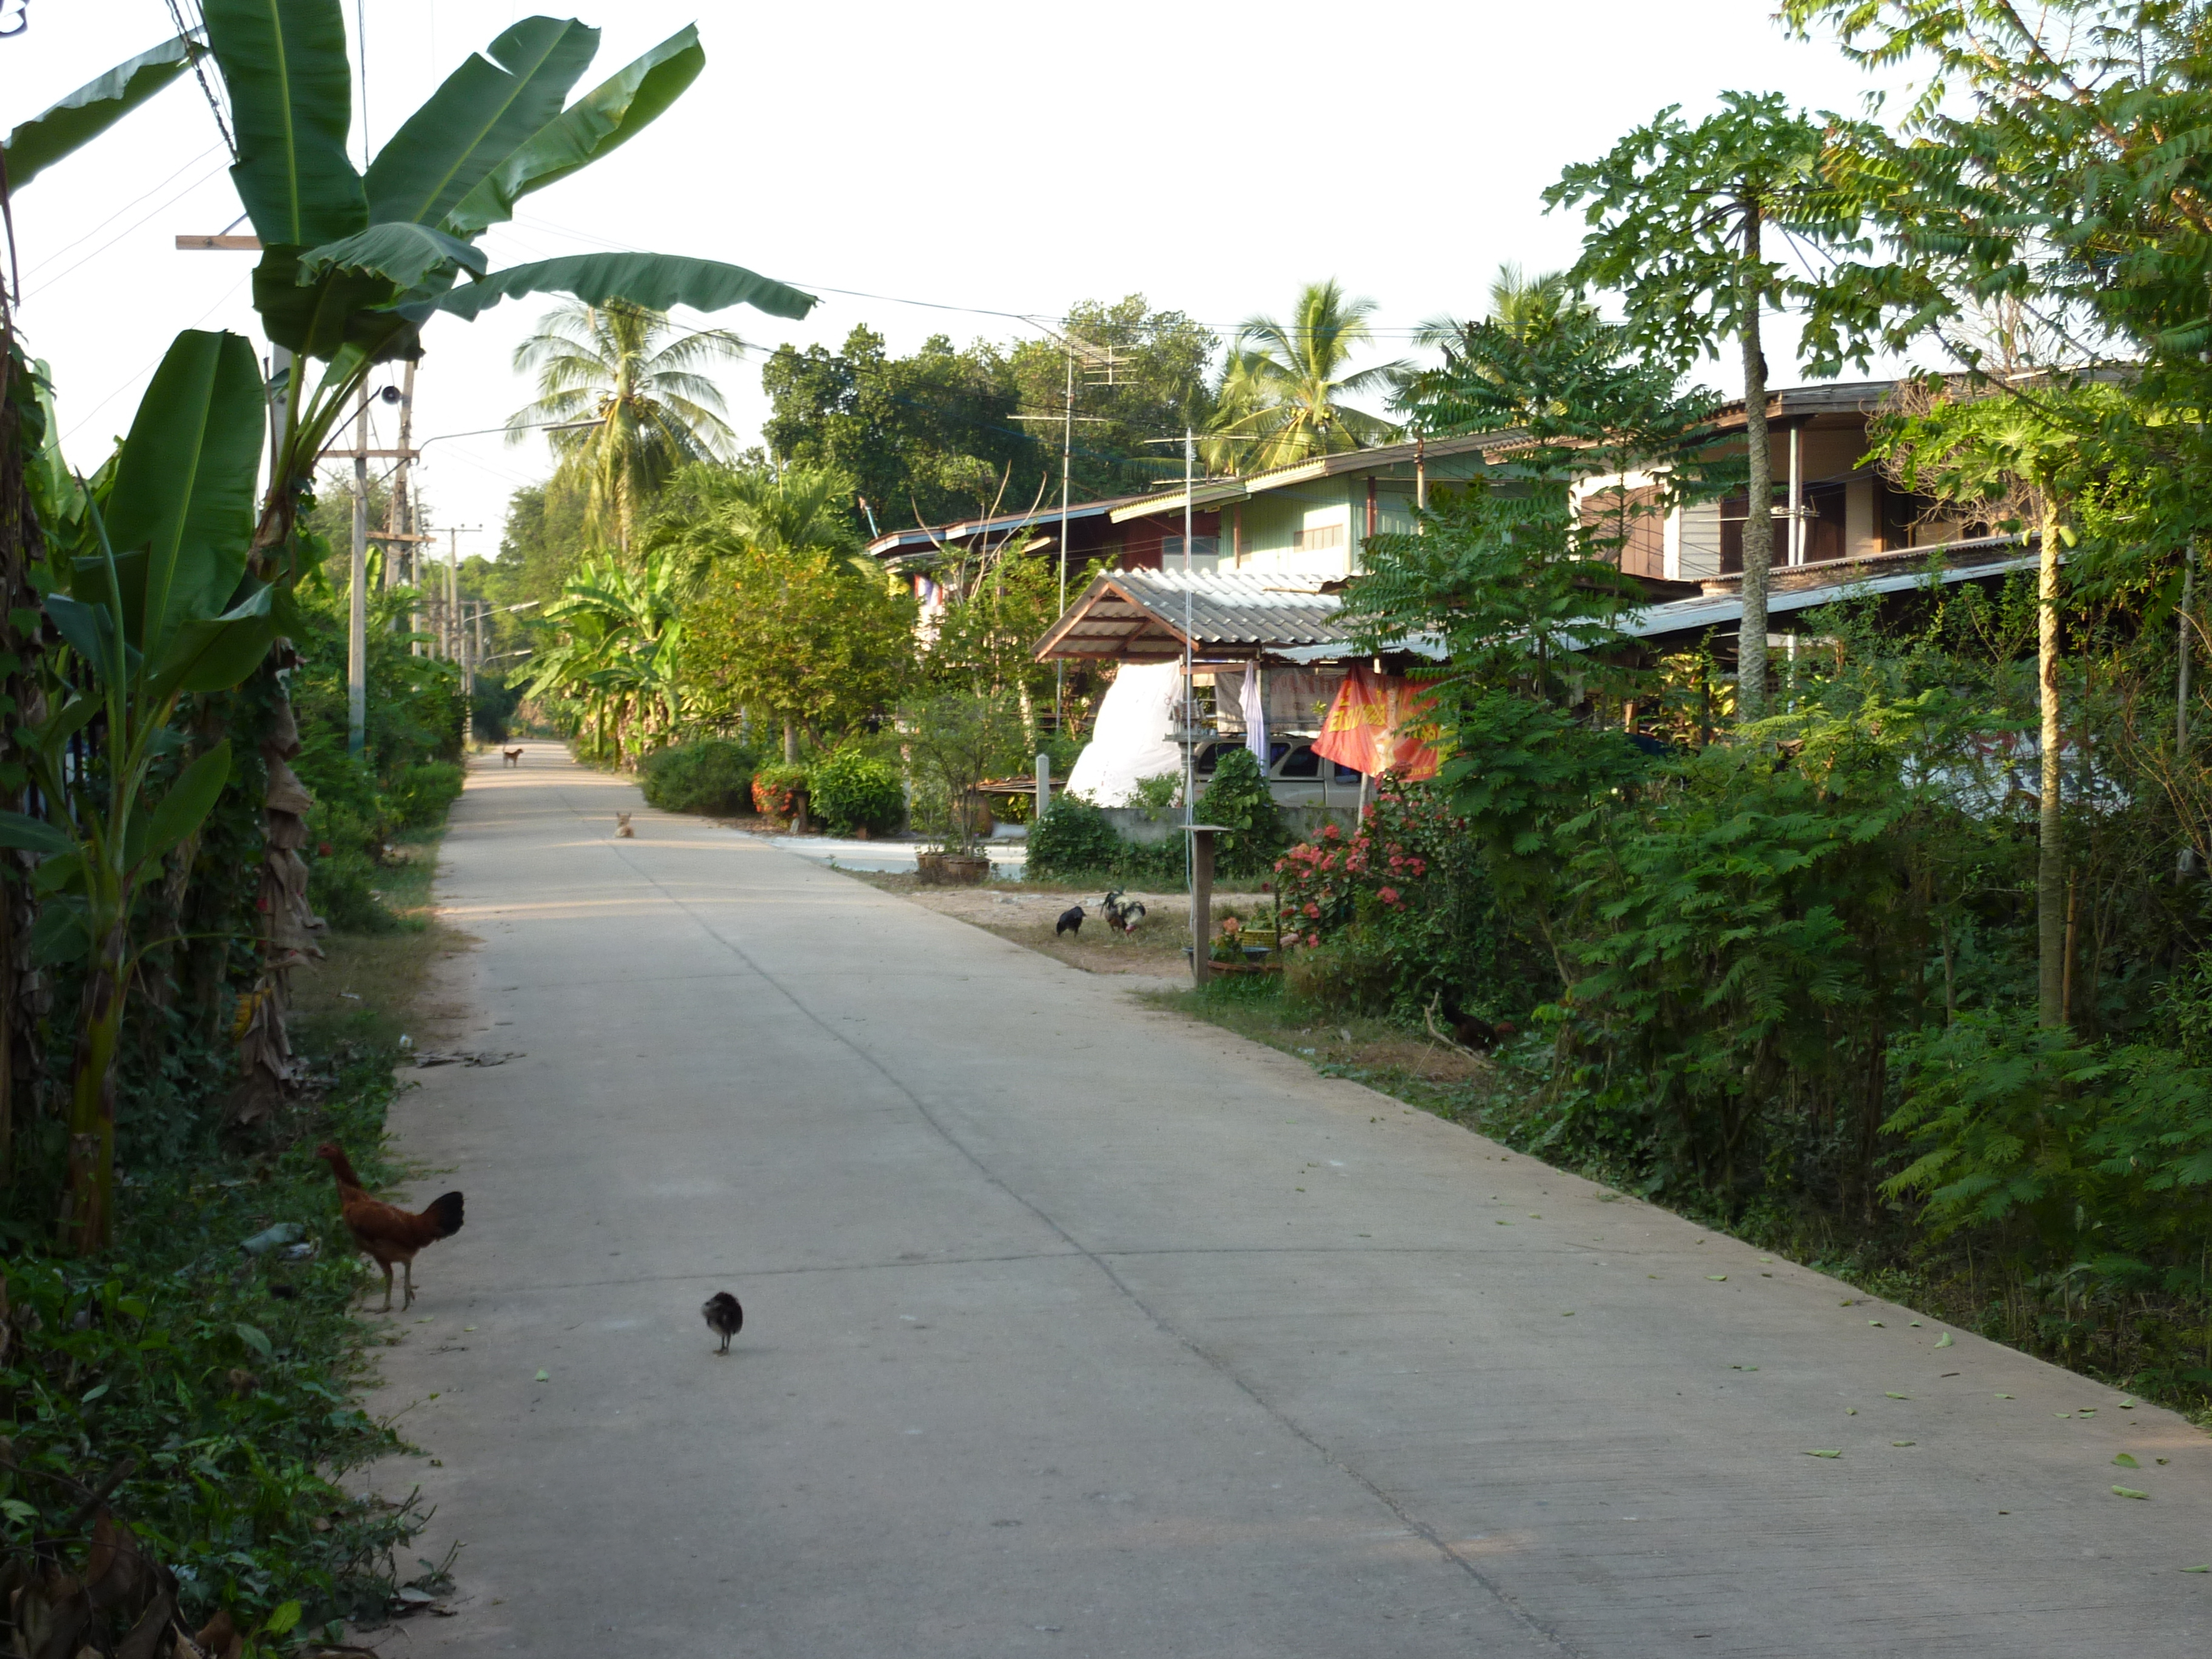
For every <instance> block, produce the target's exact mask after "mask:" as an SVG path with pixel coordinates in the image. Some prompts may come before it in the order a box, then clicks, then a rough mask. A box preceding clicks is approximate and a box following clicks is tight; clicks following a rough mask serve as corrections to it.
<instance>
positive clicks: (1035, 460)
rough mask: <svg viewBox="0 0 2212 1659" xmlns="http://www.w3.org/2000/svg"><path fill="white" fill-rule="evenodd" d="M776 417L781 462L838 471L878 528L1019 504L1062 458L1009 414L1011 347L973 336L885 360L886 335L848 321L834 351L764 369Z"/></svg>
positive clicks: (1036, 493)
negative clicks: (958, 344) (960, 343)
mask: <svg viewBox="0 0 2212 1659" xmlns="http://www.w3.org/2000/svg"><path fill="white" fill-rule="evenodd" d="M761 385H762V386H763V389H765V390H766V392H768V395H769V403H770V404H771V407H772V412H771V414H770V416H769V419H768V421H767V422H765V423H764V424H763V426H762V428H761V435H762V437H763V440H764V441H766V443H767V444H768V447H769V451H770V453H772V454H773V455H774V456H775V459H777V460H778V461H779V462H781V463H784V464H786V465H788V464H790V463H792V462H799V463H802V464H804V465H809V466H815V467H835V468H837V469H838V470H839V471H842V472H844V473H846V474H847V475H848V476H849V477H851V478H852V480H853V482H854V486H855V488H856V491H857V498H858V500H860V501H866V503H867V505H866V508H865V509H862V510H860V511H858V512H856V513H855V515H854V519H855V523H856V524H857V525H859V526H860V527H862V528H866V527H867V526H868V524H869V517H868V515H869V514H870V513H872V514H873V515H874V518H873V523H874V526H875V528H876V529H878V530H882V531H889V530H895V529H904V528H908V527H910V526H915V525H919V524H942V523H945V521H947V520H951V519H957V518H961V517H965V516H970V515H973V514H975V513H987V512H989V511H992V510H993V509H994V507H1001V506H1003V507H1006V509H1008V510H1019V509H1021V508H1024V507H1028V506H1029V505H1030V502H1031V501H1035V500H1038V499H1041V493H1042V489H1043V488H1044V485H1045V483H1046V480H1047V478H1048V477H1057V476H1058V474H1059V471H1060V469H1059V466H1058V465H1057V457H1048V454H1047V453H1046V451H1045V449H1044V447H1042V445H1041V444H1040V443H1039V441H1037V439H1036V438H1035V437H1033V436H1032V435H1030V434H1028V433H1026V432H1024V431H1023V430H1022V426H1023V422H1020V421H1018V420H1016V419H1015V418H1014V417H1015V416H1016V415H1017V414H1018V412H1019V410H1020V407H1021V394H1020V392H1019V391H1018V388H1017V386H1016V385H1015V381H1014V374H1013V370H1012V365H1011V364H1010V362H1009V361H1008V359H1007V356H1006V352H1005V351H1004V350H1002V349H1000V347H998V346H996V345H994V344H991V343H987V342H983V341H978V342H977V343H975V344H973V345H970V346H969V347H967V348H965V349H955V347H954V346H953V343H952V342H951V338H950V337H947V336H945V335H942V334H939V335H933V336H932V337H930V338H929V339H927V340H926V341H924V342H923V343H922V347H921V350H919V351H917V352H915V354H914V355H913V356H910V357H892V356H889V355H888V354H887V353H886V352H885V351H884V337H883V336H882V335H880V334H878V333H876V332H874V331H872V330H870V329H866V328H855V329H854V331H852V333H851V334H849V335H848V336H847V337H846V339H845V343H844V345H843V347H842V349H839V350H838V351H836V352H835V353H832V352H829V351H827V350H825V349H823V348H822V347H820V346H809V347H808V348H807V349H805V350H804V351H801V350H799V349H798V348H797V347H795V346H788V345H787V346H782V347H780V348H778V349H777V350H776V352H775V355H774V356H771V357H770V358H769V360H768V362H767V363H766V364H765V365H764V366H763V368H762V371H761Z"/></svg>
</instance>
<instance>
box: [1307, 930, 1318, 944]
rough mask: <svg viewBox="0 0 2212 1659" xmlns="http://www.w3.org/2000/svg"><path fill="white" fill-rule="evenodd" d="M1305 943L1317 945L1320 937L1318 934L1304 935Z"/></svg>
mask: <svg viewBox="0 0 2212 1659" xmlns="http://www.w3.org/2000/svg"><path fill="white" fill-rule="evenodd" d="M1306 943H1307V944H1309V945H1319V944H1320V943H1321V935H1320V934H1319V933H1308V934H1307V935H1306Z"/></svg>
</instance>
